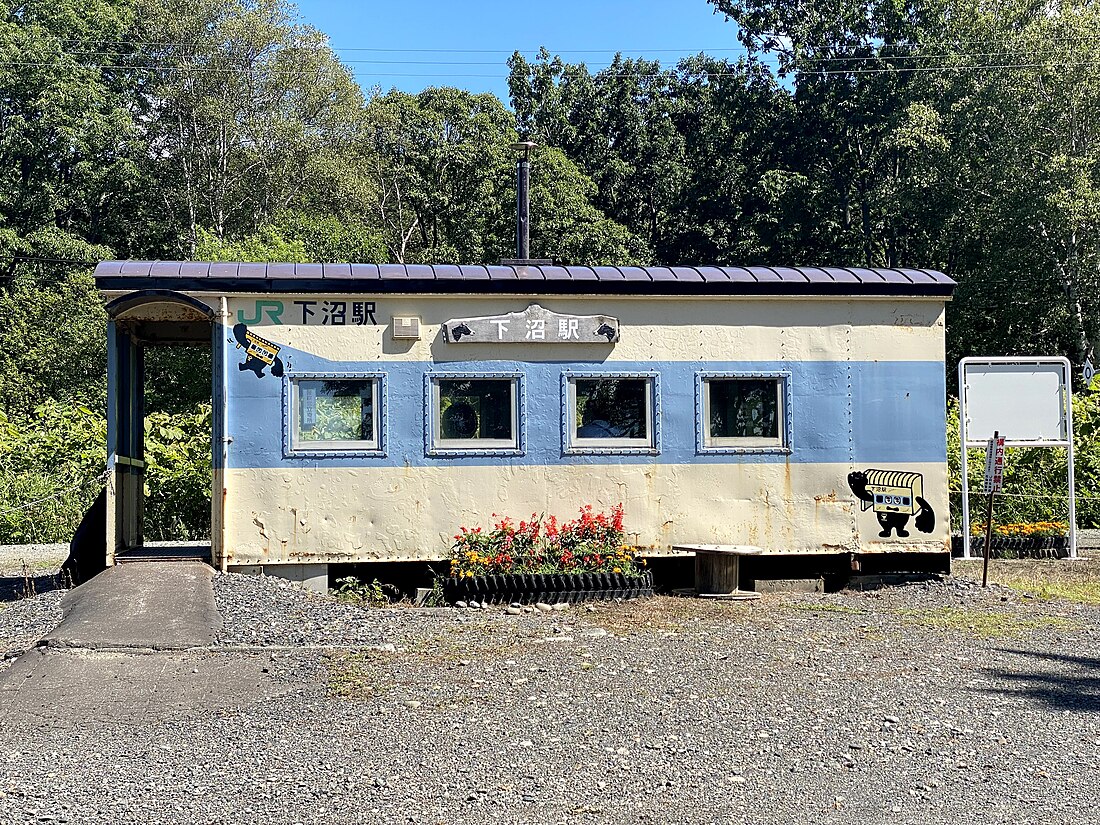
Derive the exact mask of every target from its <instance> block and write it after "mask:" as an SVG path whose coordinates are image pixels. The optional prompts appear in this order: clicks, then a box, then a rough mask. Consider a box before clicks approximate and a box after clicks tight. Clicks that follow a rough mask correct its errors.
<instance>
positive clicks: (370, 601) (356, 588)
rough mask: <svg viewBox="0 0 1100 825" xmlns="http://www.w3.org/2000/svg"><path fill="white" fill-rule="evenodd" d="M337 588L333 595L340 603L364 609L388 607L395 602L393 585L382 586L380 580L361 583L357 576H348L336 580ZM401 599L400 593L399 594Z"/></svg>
mask: <svg viewBox="0 0 1100 825" xmlns="http://www.w3.org/2000/svg"><path fill="white" fill-rule="evenodd" d="M336 585H337V586H336V588H335V589H334V590H333V591H332V595H333V596H335V597H336V598H337V599H338V600H339V601H342V602H346V603H348V604H358V605H362V606H363V607H388V606H389V605H390V604H392V603H393V602H394V600H395V599H394V591H395V590H396V588H395V587H394V586H393V585H387V584H382V582H380V581H378V579H374V580H372V581H369V582H367V581H360V580H359V579H357V578H356V577H355V576H346V577H344V578H342V579H337V580H336ZM397 597H398V598H399V597H400V591H398V592H397Z"/></svg>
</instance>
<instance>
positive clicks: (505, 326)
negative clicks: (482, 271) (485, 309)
mask: <svg viewBox="0 0 1100 825" xmlns="http://www.w3.org/2000/svg"><path fill="white" fill-rule="evenodd" d="M443 337H444V339H445V340H446V341H447V342H448V343H451V344H501V343H512V344H614V343H615V342H616V341H618V340H619V319H618V318H612V317H611V316H610V315H564V314H562V313H560V312H551V311H550V310H548V309H544V308H543V307H541V306H539V305H538V304H531V306H529V307H527V309H525V310H523V312H509V313H506V314H504V315H486V316H483V317H480V318H454V319H452V320H450V321H447V322H446V323H445V324H443Z"/></svg>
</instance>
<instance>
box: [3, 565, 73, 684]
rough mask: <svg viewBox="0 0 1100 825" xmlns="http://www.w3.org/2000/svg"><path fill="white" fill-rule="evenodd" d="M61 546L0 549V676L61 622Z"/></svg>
mask: <svg viewBox="0 0 1100 825" xmlns="http://www.w3.org/2000/svg"><path fill="white" fill-rule="evenodd" d="M68 552H69V547H68V545H65V544H19V545H0V672H2V671H3V670H5V669H6V668H7V667H8V665H10V664H11V661H12V659H13V658H14V657H16V656H18V655H19V654H20V653H22V652H23V651H25V650H26V649H27V648H29V647H31V646H32V645H34V643H35V642H36V641H37V640H38V639H39V638H41V637H42V636H43V635H45V634H46V633H47V632H49V631H50V630H52V629H53V628H54V627H56V626H57V623H58V622H60V621H61V604H60V602H61V596H62V592H60V591H59V590H58V587H59V584H60V583H59V582H58V580H57V577H56V576H55V575H54V573H55V572H56V571H57V569H58V567H59V566H60V565H61V562H62V561H64V559H65V556H66V555H68Z"/></svg>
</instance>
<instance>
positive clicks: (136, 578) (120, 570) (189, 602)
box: [42, 561, 221, 650]
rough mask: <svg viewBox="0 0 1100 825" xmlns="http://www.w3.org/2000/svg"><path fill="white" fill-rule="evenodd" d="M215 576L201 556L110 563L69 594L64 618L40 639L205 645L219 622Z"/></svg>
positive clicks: (113, 645) (124, 645) (127, 645)
mask: <svg viewBox="0 0 1100 825" xmlns="http://www.w3.org/2000/svg"><path fill="white" fill-rule="evenodd" d="M213 576H214V571H213V569H212V568H210V567H209V566H208V565H206V564H202V563H201V562H179V561H176V562H153V561H150V562H144V563H142V564H126V565H117V566H115V567H109V568H107V569H106V570H105V571H103V572H102V573H100V574H99V575H98V576H96V577H95V578H93V579H91V580H90V581H88V582H86V583H84V584H82V585H80V587H77V588H76V589H74V590H72V591H70V592H69V593H68V594H66V596H65V597H64V599H63V601H62V609H63V610H64V615H65V618H64V619H62V621H61V624H59V625H58V626H57V627H56V628H55V629H54V630H53V631H52V632H51V633H50V634H48V635H47V636H46V637H45V638H44V639H43V640H42V644H44V645H46V646H47V647H59V648H84V649H92V650H96V649H100V650H104V649H109V650H126V649H143V650H187V649H188V648H194V647H207V646H209V645H211V644H213V642H214V635H215V634H216V633H217V631H218V629H219V627H220V624H221V618H220V617H219V615H218V611H217V608H215V606H214V587H213V584H212V580H213Z"/></svg>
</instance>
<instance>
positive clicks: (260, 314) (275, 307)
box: [237, 301, 283, 324]
mask: <svg viewBox="0 0 1100 825" xmlns="http://www.w3.org/2000/svg"><path fill="white" fill-rule="evenodd" d="M264 315H267V319H268V322H270V323H272V324H281V323H282V322H283V302H282V301H257V302H256V315H255V316H254V317H252V318H245V317H244V310H243V309H238V310H237V323H240V324H260V323H263V318H264Z"/></svg>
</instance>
